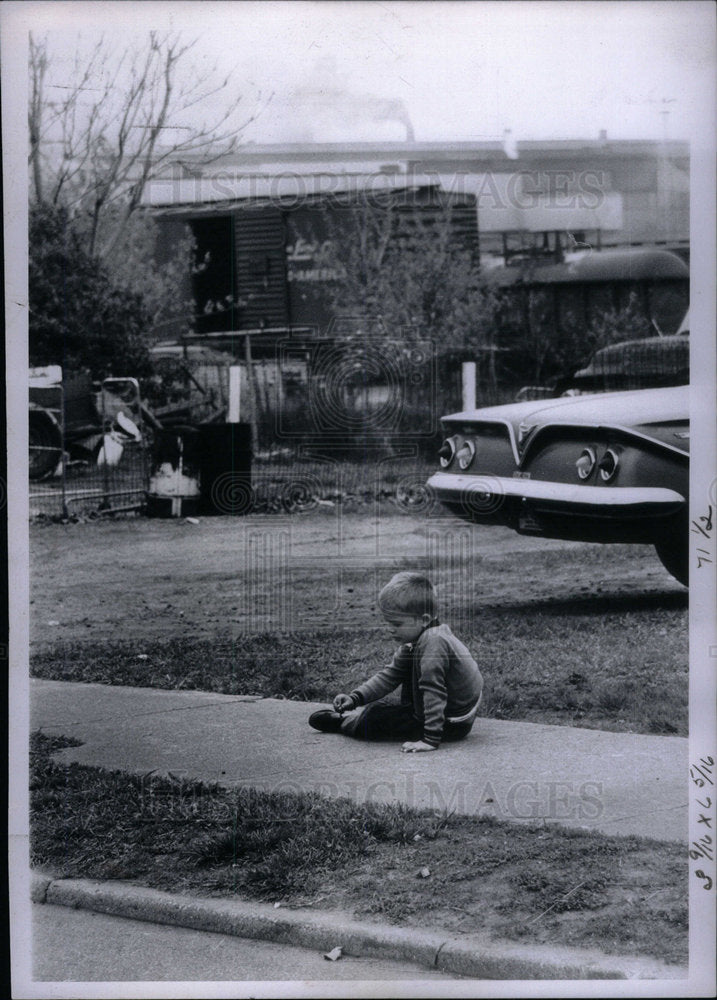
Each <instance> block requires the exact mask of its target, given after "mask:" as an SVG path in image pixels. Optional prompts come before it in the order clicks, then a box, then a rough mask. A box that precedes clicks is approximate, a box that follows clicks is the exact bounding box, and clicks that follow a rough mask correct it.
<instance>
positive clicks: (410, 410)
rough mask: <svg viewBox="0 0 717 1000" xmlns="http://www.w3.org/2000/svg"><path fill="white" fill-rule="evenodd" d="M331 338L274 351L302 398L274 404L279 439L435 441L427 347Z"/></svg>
mask: <svg viewBox="0 0 717 1000" xmlns="http://www.w3.org/2000/svg"><path fill="white" fill-rule="evenodd" d="M334 334H337V331H336V330H335V329H334V331H332V330H330V331H329V333H328V335H327V336H326V337H323V338H320V339H316V340H315V341H313V342H305V343H304V344H301V345H297V344H296V342H292V341H291V340H287V341H283V342H280V343H279V344H278V345H277V366H278V368H279V370H292V371H295V372H297V373H298V375H297V379H296V383H297V388H299V389H301V390H302V391H301V392H297V393H295V395H294V398H293V399H290V398H288V397H286V396H285V395H282V396H281V397H280V398H279V399H278V401H277V402H278V406H277V420H276V432H277V438H278V439H283V440H286V439H289V440H290V439H292V438H296V437H302V436H303V437H306V436H307V435H312V434H313V435H316V436H320V437H321V439H322V440H323V441H327V442H332V443H334V444H336V443H341V442H346V441H348V440H353V439H354V438H355V437H356V435H365V436H367V437H368V438H380V437H381V436H382V435H383V436H385V435H400V436H401V439H402V440H406V441H415V440H417V439H423V438H426V437H430V436H431V435H433V434H434V433H435V427H436V421H437V413H436V351H435V345H434V344H433V342H432V341H430V340H426V339H423V340H421V339H415V338H413V337H412V338H410V339H408V340H407V339H405V338H403V337H401V336H396V337H395V338H392V337H384V336H378V335H375V334H371V333H363V332H362V327H361V324H360V322H359V321H356V331H355V333H354V335H353V336H350V337H348V338H347V337H344V338H343V339H339V337H338V335H336V336H335V335H334Z"/></svg>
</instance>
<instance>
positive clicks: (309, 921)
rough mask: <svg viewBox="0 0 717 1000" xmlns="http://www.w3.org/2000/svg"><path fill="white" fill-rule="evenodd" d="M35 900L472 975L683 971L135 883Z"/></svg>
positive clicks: (38, 885)
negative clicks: (162, 890)
mask: <svg viewBox="0 0 717 1000" xmlns="http://www.w3.org/2000/svg"><path fill="white" fill-rule="evenodd" d="M30 895H31V899H32V901H33V902H34V903H49V904H54V905H56V906H71V907H73V908H75V909H86V910H93V911H95V912H96V913H106V914H111V915H113V916H118V917H126V918H130V919H132V920H145V921H148V922H151V923H157V924H171V925H173V926H176V927H186V928H189V929H192V930H201V931H212V932H214V933H218V934H229V935H234V936H235V937H243V938H252V939H259V940H263V941H273V942H276V943H278V944H290V945H297V946H299V947H302V948H311V949H313V950H316V951H330V950H331V949H332V948H335V947H336V946H337V945H339V946H340V947H341V948H342V949H343V951H344V953H345V954H347V955H354V956H357V957H375V958H391V959H398V960H402V961H409V962H414V963H415V964H416V965H421V966H424V967H428V968H432V969H440V970H441V971H442V972H447V973H454V974H458V975H462V976H467V977H469V978H471V979H508V980H520V979H560V980H566V979H581V980H585V979H653V980H659V979H683V978H687V969H685V968H683V967H681V966H668V965H664V964H663V963H661V962H658V961H656V960H651V959H645V958H639V957H631V956H627V957H625V956H615V957H613V956H606V955H603V954H602V953H600V952H593V951H582V950H578V949H572V948H552V947H551V948H549V949H548V948H543V947H539V946H535V947H530V946H528V947H526V946H521V945H513V944H509V943H507V942H502V941H491V940H488V939H487V938H480V937H478V936H475V935H465V936H461V937H460V938H456V937H446V936H445V935H442V934H437V933H435V932H429V931H421V930H417V929H411V928H405V927H393V926H387V925H383V924H360V923H358V922H356V921H354V920H351V919H350V918H347V917H345V915H343V914H341V913H336V912H328V911H325V912H317V913H315V912H312V911H308V910H279V909H276V908H274V907H273V906H269V905H268V904H265V903H247V902H243V901H240V900H235V899H229V900H227V899H202V898H198V897H196V896H183V895H175V894H173V893H168V892H160V891H158V890H156V889H148V888H144V887H142V886H137V885H125V884H116V883H112V882H94V881H90V880H87V879H53V878H51V877H49V876H46V875H41V874H39V873H34V872H33V874H32V879H31V891H30Z"/></svg>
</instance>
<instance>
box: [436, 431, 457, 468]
mask: <svg viewBox="0 0 717 1000" xmlns="http://www.w3.org/2000/svg"><path fill="white" fill-rule="evenodd" d="M455 453H456V439H455V438H452V437H450V438H446V440H445V441H444V442H443V444H442V445H441V447H440V450H439V452H438V460H439V461H440V463H441V468H442V469H445V468H446V466H448V465H450V464H451V462H452V461H453V456H454V455H455Z"/></svg>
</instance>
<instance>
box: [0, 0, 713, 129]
mask: <svg viewBox="0 0 717 1000" xmlns="http://www.w3.org/2000/svg"><path fill="white" fill-rule="evenodd" d="M6 6H10V5H6ZM20 8H21V10H20V14H21V16H22V18H23V20H25V21H26V22H27V24H28V26H29V27H34V28H35V30H37V31H43V30H44V29H47V30H48V31H49V37H50V40H51V42H52V45H53V47H54V48H56V49H57V50H63V51H65V52H66V53H69V52H70V51H73V50H74V49H75V47H76V34H77V32H78V31H80V32H81V33H82V36H83V38H84V40H85V43H86V44H89V42H90V41H91V40H92V39H93V38H94V37H95V36H96V33H97V32H99V31H103V30H104V31H105V32H106V33H108V34H109V35H110V36H111V38H112V41H113V44H115V42H116V44H117V45H118V46H119V45H120V44H122V43H124V42H125V41H126V42H127V43H128V44H130V45H132V44H136V43H137V40H138V39H139V38H141V36H142V35H146V32H147V30H149V29H150V28H153V27H154V28H160V29H161V28H173V29H176V30H180V31H181V32H182V33H183V34H184V35H185V36H186V37H187V38H190V37H191V38H193V37H196V38H197V39H198V43H197V46H196V48H195V57H196V61H197V63H198V64H199V65H200V66H207V65H208V64H209V63H211V62H214V61H216V63H217V64H218V66H219V68H220V70H221V71H223V72H230V73H231V75H232V86H233V87H234V88H235V89H236V90H238V91H240V92H241V93H242V94H243V95H244V96H245V106H246V109H247V111H249V110H253V109H254V107H255V106H256V102H257V96H258V95H259V94H261V95H262V98H263V100H264V101H265V100H266V97H267V96H268V95H269V94H273V95H274V96H273V98H272V101H271V102H270V103H269V105H268V106H266V107H264V110H263V112H262V114H261V115H260V116H259V118H258V120H257V121H256V123H255V124H254V125H253V126H252V127H251V129H250V130H249V131H248V132H247V133H246V138H251V139H253V140H255V141H257V142H281V141H300V140H302V139H304V140H305V139H314V140H316V141H322V140H323V141H350V140H356V141H359V140H370V139H372V138H373V139H384V138H396V139H402V138H405V137H406V128H405V125H404V124H401V123H400V122H398V121H393V122H391V121H384V122H379V121H376V120H371V115H370V114H368V116H367V114H366V113H364V109H365V108H366V107H367V108H369V109H370V108H374V109H375V108H376V107H380V106H379V105H376V104H375V102H374V103H373V104H372V103H371V98H383V99H391V100H393V101H398V102H403V105H404V106H405V109H406V111H407V117H408V119H409V120H410V124H411V126H412V128H413V130H414V133H415V138H416V139H418V140H427V141H428V140H471V139H473V140H495V139H500V138H502V136H503V132H504V130H505V129H511V130H512V133H513V136H514V138H516V139H518V140H521V139H531V138H541V139H544V138H597V136H598V133H599V131H600V130H601V129H605V130H607V133H608V136H609V137H612V138H620V139H625V138H655V139H659V138H662V137H663V134H664V132H665V130H666V133H667V135H668V136H669V138H674V139H691V140H692V141H693V142H695V141H701V138H702V139H703V138H704V136H705V133H709V141H710V142H712V141H713V135H714V111H713V101H714V73H715V50H714V46H715V42H714V11H713V4H712V3H711V2H685V3H673V2H652V0H646V2H632V0H630V2H623V0H616V2H610V0H606V2H599V3H592V2H580V3H578V2H538V0H536V2H530V0H528V2H501V3H494V2H480V0H475V2H457V3H452V2H420V3H414V2H411V0H406V2H399V3H391V2H355V3H347V2H343V3H333V2H293V3H284V2H266V3H250V2H236V3H192V2H187V3H173V4H164V3H156V4H155V3H138V4H134V3H120V4H113V3H95V2H84V3H67V4H65V3H54V4H50V5H47V4H33V3H24V4H21V5H20ZM16 13H17V11H16ZM663 112H666V113H667V115H665V114H663Z"/></svg>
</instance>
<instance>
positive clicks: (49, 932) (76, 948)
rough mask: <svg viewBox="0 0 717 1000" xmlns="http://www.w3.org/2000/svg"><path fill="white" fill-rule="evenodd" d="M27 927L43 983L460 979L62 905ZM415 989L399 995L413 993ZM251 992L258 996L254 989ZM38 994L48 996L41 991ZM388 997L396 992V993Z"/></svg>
mask: <svg viewBox="0 0 717 1000" xmlns="http://www.w3.org/2000/svg"><path fill="white" fill-rule="evenodd" d="M32 924H33V937H34V969H33V973H34V979H35V980H36V981H41V982H56V981H59V982H68V981H70V982H157V981H161V982H185V981H186V982H189V981H191V982H227V981H239V982H242V983H245V982H265V981H267V980H268V981H274V980H282V981H286V980H288V981H291V982H294V981H298V982H301V983H303V984H305V986H306V989H307V991H309V992H307V994H306V995H308V996H312V995H314V996H315V995H317V994H316V993H313V994H312V993H311V992H310V987H311V984H312V983H313V982H316V981H321V980H331V981H338V980H342V981H345V980H359V981H368V980H370V981H376V980H381V981H390V980H408V981H413V982H415V981H416V980H421V981H423V982H426V983H428V984H436V983H439V982H448V981H451V980H456V979H458V978H459V977H455V976H449V975H446V974H445V973H440V972H434V971H432V970H431V969H424V968H418V967H417V966H415V965H411V964H410V963H408V962H392V961H386V960H382V959H373V958H353V957H350V956H344V957H342V958H340V959H339V960H338V961H336V962H330V961H327V960H326V959H324V957H323V955H322V954H321V953H319V952H313V951H308V950H306V949H304V948H295V947H292V946H290V945H279V944H273V943H270V942H268V941H249V940H246V939H244V938H236V937H229V936H225V935H223V934H211V933H207V932H204V931H193V930H186V929H185V928H182V927H170V926H167V925H161V924H149V923H145V922H144V921H138V920H127V919H125V918H123V917H113V916H107V915H106V914H102V913H92V912H91V911H89V910H73V909H71V908H69V907H65V906H50V905H37V904H36V905H35V906H33V908H32ZM416 989H418V987H416ZM416 989H413V990H407V991H406V992H405V993H404V994H403V995H405V996H418V995H419V993H418V992H416ZM434 990H435V986H434ZM251 992H252V994H253V995H255V996H256V995H257V991H256V990H252V991H251ZM36 995H37V996H47V995H48V994H47V993H44V994H43V993H42V991H41V989H40V990H39V991H38V993H37V994H36ZM194 995H196V994H194ZM221 995H222V996H227V995H228V994H227V993H222V994H221ZM231 995H236V996H239V995H241V994H240V993H239V992H236V993H232V994H231ZM281 995H283V996H286V995H287V993H282V994H281ZM384 995H389V994H384ZM390 995H391V996H398V995H399V993H398V992H397V991H396V990H395V989H394V990H392V992H391V993H390Z"/></svg>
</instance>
